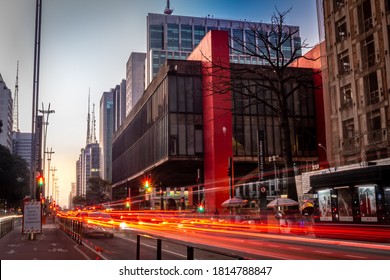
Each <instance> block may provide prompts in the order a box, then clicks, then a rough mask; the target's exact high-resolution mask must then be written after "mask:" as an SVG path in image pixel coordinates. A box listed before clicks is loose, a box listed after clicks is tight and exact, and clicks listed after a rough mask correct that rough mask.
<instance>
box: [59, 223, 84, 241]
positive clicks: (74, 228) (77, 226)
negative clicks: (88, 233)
mask: <svg viewBox="0 0 390 280" xmlns="http://www.w3.org/2000/svg"><path fill="white" fill-rule="evenodd" d="M58 220H59V225H60V229H61V230H63V231H64V232H65V233H66V234H67V235H69V236H70V237H71V238H72V239H73V240H75V241H76V242H77V243H78V244H80V245H81V244H83V225H82V222H81V221H79V220H75V219H68V218H63V217H59V218H58Z"/></svg>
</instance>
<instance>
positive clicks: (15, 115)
mask: <svg viewBox="0 0 390 280" xmlns="http://www.w3.org/2000/svg"><path fill="white" fill-rule="evenodd" d="M18 95H19V60H18V62H17V66H16V82H15V93H14V108H13V109H14V112H13V119H14V120H13V121H14V122H13V131H18V132H19V131H20V130H19V97H18Z"/></svg>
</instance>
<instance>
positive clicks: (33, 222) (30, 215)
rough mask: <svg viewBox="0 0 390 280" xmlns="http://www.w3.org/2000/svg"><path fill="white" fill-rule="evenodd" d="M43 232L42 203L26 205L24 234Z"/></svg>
mask: <svg viewBox="0 0 390 280" xmlns="http://www.w3.org/2000/svg"><path fill="white" fill-rule="evenodd" d="M41 232H42V209H41V202H40V201H29V202H26V203H25V204H24V212H23V227H22V233H23V234H30V233H41Z"/></svg>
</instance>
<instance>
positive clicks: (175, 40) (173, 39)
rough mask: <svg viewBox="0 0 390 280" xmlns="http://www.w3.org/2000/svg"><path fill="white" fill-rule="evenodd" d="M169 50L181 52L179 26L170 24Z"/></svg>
mask: <svg viewBox="0 0 390 280" xmlns="http://www.w3.org/2000/svg"><path fill="white" fill-rule="evenodd" d="M168 50H173V51H178V50H179V25H178V24H172V23H168Z"/></svg>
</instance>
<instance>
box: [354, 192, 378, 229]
mask: <svg viewBox="0 0 390 280" xmlns="http://www.w3.org/2000/svg"><path fill="white" fill-rule="evenodd" d="M375 186H376V185H357V186H356V187H357V188H358V194H359V207H360V216H361V219H362V222H377V221H378V216H377V208H376V194H375Z"/></svg>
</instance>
